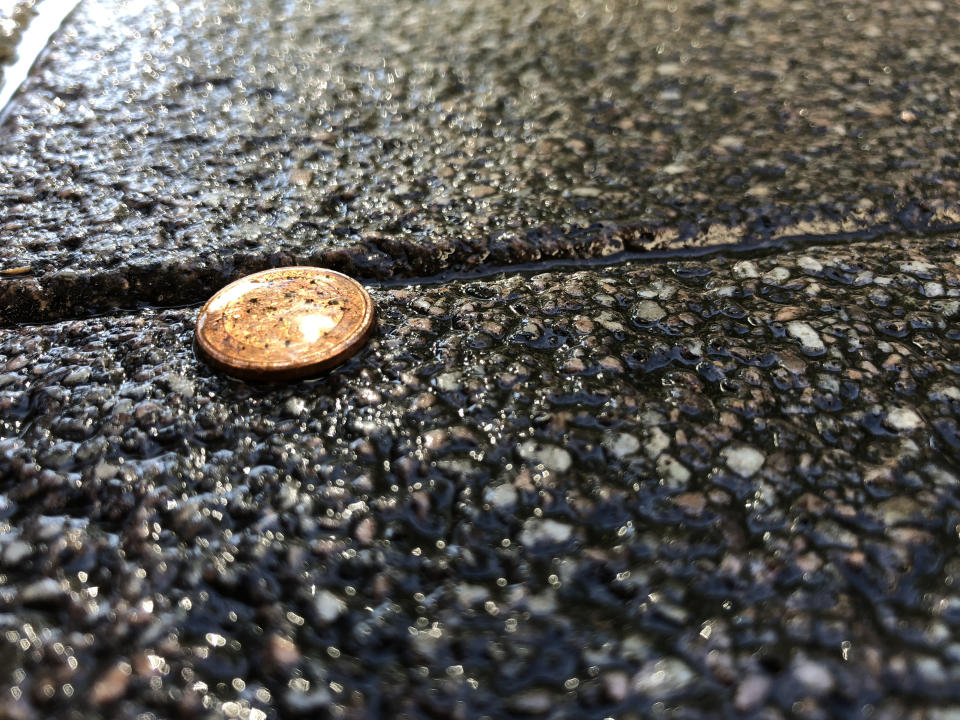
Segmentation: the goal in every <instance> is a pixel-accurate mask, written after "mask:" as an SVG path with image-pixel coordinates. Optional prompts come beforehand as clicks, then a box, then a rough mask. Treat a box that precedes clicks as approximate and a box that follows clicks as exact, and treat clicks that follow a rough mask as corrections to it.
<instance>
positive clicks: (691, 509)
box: [670, 493, 707, 517]
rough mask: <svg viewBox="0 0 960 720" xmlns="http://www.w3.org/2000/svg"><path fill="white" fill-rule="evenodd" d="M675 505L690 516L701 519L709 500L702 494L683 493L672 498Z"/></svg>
mask: <svg viewBox="0 0 960 720" xmlns="http://www.w3.org/2000/svg"><path fill="white" fill-rule="evenodd" d="M670 500H671V502H673V504H674V505H676V506H677V507H679V508H680V509H681V510H683V511H684V512H685V513H687V514H688V515H693V516H695V517H699V516H700V515H703V511H704V508H706V507H707V498H706V497H705V496H704V495H702V494H700V493H683V494H682V495H676V496H674V497H672V498H670Z"/></svg>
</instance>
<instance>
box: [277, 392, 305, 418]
mask: <svg viewBox="0 0 960 720" xmlns="http://www.w3.org/2000/svg"><path fill="white" fill-rule="evenodd" d="M306 407H307V404H306V403H305V402H304V401H303V398H299V397H292V398H287V401H286V402H285V403H284V404H283V412H284V414H285V415H287V416H288V417H299V416H300V415H302V414H303V411H304V410H305V409H306Z"/></svg>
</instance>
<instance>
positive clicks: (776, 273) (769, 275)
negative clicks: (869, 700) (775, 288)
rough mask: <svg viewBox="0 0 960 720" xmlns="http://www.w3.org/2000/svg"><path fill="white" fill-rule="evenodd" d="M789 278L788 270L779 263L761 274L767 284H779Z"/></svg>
mask: <svg viewBox="0 0 960 720" xmlns="http://www.w3.org/2000/svg"><path fill="white" fill-rule="evenodd" d="M789 279H790V271H789V270H787V269H786V268H785V267H781V266H779V265H778V266H777V267H775V268H773V269H772V270H769V271H768V272H765V273H764V274H763V281H764V282H765V283H767V284H768V285H779V284H780V283H782V282H785V281H787V280H789Z"/></svg>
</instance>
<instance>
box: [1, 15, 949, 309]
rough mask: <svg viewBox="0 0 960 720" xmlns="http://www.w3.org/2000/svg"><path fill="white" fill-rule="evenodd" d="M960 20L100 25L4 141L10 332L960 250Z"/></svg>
mask: <svg viewBox="0 0 960 720" xmlns="http://www.w3.org/2000/svg"><path fill="white" fill-rule="evenodd" d="M958 37H960V10H958V8H957V6H956V5H955V4H952V3H943V2H928V3H923V4H912V3H899V2H873V3H869V4H853V5H851V4H850V3H848V2H839V1H834V2H794V3H790V5H789V7H787V6H782V5H781V4H779V3H768V2H759V1H758V2H743V3H738V4H726V3H715V2H701V3H693V2H683V3H673V2H666V1H662V2H644V3H639V4H636V3H631V2H625V1H621V0H615V1H613V2H607V3H602V4H601V3H569V4H563V3H555V4H546V5H545V4H543V3H541V2H532V1H523V2H513V1H512V2H509V3H507V2H496V3H483V4H479V3H474V2H467V1H466V0H462V1H460V2H455V3H444V4H430V3H428V4H424V3H420V2H398V3H389V4H383V3H378V2H367V1H361V2H357V1H355V0H350V1H349V2H348V1H346V0H335V1H333V2H325V3H322V4H317V5H313V4H308V3H288V4H284V5H283V6H282V7H272V6H271V7H267V6H265V5H263V4H262V3H259V2H253V1H252V0H242V1H241V2H229V3H228V2H221V1H220V0H215V1H214V2H200V1H199V0H191V1H188V2H181V3H165V4H164V3H157V4H156V5H153V6H151V7H150V8H148V9H146V10H145V9H144V7H143V5H142V4H141V3H138V2H112V1H107V0H90V1H89V2H85V3H84V4H83V5H82V6H81V8H80V9H79V10H78V12H77V13H76V14H75V16H74V17H73V18H72V20H71V22H70V23H69V24H68V26H67V27H66V28H65V29H64V30H63V31H62V32H61V33H60V35H59V36H58V39H57V40H56V42H55V44H54V47H53V48H52V50H51V51H50V52H49V53H48V55H47V56H46V59H45V61H44V62H43V63H42V65H41V66H40V67H39V68H38V69H37V72H36V73H35V75H34V77H33V78H32V80H31V81H30V82H29V84H28V86H27V89H26V92H25V93H23V94H22V95H21V96H20V98H19V100H17V101H16V102H17V104H16V106H15V108H14V109H13V110H12V112H11V118H10V120H9V121H8V123H7V124H6V126H5V127H4V129H3V139H2V142H0V163H2V166H3V167H4V170H5V171H4V172H3V173H2V174H0V202H2V205H3V207H4V215H3V219H2V222H0V233H2V238H3V243H2V244H0V268H2V269H5V270H7V271H11V270H16V269H20V268H28V269H29V270H28V271H26V270H25V271H24V272H25V273H27V274H25V275H16V276H9V277H4V278H3V279H0V320H2V321H3V322H6V323H8V324H9V323H10V322H13V321H30V320H34V321H36V320H38V319H53V318H58V317H76V316H86V315H89V314H91V313H94V312H100V311H103V310H105V309H110V308H115V307H126V308H132V307H136V306H138V304H140V303H143V302H148V303H153V304H176V303H178V302H187V301H193V300H199V299H201V298H203V297H205V296H208V295H209V294H210V292H211V291H212V290H213V289H215V288H216V287H219V286H220V285H222V284H223V283H224V282H225V281H226V280H228V279H231V278H234V277H236V276H238V275H240V274H243V273H246V272H249V271H252V270H258V269H262V268H263V267H266V266H270V265H278V264H291V263H311V264H322V265H327V266H330V267H333V268H335V269H339V270H343V271H346V272H349V273H351V274H354V275H358V276H361V277H376V278H384V277H391V276H398V275H399V276H405V277H415V276H424V275H430V274H433V273H436V272H440V271H444V270H451V269H453V270H456V269H463V268H469V267H473V266H476V265H480V264H508V263H517V262H530V261H536V260H540V259H543V258H550V257H597V256H605V255H608V254H612V253H617V252H619V251H622V250H624V249H626V250H640V251H649V250H674V249H677V248H682V247H688V246H694V247H702V246H709V245H716V244H721V245H723V244H730V243H769V242H775V241H777V240H778V239H779V238H782V237H783V236H802V237H806V236H810V235H814V236H827V235H840V236H843V235H844V234H846V233H852V234H853V235H857V234H859V236H861V237H869V236H872V235H875V234H876V233H878V232H881V231H882V230H884V229H890V228H891V227H892V228H895V229H898V230H901V231H902V230H907V231H910V232H914V231H921V230H929V229H930V228H944V227H956V226H957V224H958V223H960V213H958V211H957V200H956V199H957V181H958V169H957V168H958V154H957V150H956V148H957V147H960V142H958V140H960V138H958V132H960V131H958V118H957V111H956V103H955V88H954V87H953V78H955V77H956V76H957V74H958V72H960V48H958V44H957V38H958Z"/></svg>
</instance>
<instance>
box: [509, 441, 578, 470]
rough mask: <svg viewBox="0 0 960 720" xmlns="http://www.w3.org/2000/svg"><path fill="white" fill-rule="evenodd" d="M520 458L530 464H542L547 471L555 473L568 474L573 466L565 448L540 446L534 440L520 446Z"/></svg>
mask: <svg viewBox="0 0 960 720" xmlns="http://www.w3.org/2000/svg"><path fill="white" fill-rule="evenodd" d="M520 457H522V458H523V459H524V460H526V461H528V462H536V463H540V464H541V465H543V466H544V467H545V468H546V469H547V470H552V471H554V472H566V471H567V470H569V469H570V465H572V464H573V459H572V458H571V457H570V453H568V452H567V451H566V450H564V449H563V448H560V447H557V446H556V445H539V444H538V443H536V442H534V441H532V440H528V441H527V442H525V443H523V444H522V445H521V446H520Z"/></svg>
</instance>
